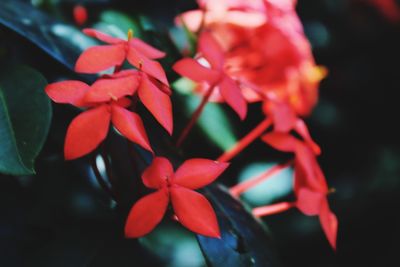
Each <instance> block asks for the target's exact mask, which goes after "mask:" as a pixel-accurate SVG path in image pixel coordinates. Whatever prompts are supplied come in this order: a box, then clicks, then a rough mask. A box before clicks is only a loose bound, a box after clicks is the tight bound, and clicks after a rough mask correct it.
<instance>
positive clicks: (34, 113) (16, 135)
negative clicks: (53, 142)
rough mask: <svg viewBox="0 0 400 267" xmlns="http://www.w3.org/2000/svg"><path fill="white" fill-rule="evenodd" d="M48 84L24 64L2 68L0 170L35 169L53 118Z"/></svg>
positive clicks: (27, 171)
mask: <svg viewBox="0 0 400 267" xmlns="http://www.w3.org/2000/svg"><path fill="white" fill-rule="evenodd" d="M46 84H47V83H46V80H45V79H44V77H43V76H42V75H41V74H40V73H38V72H37V71H35V70H33V69H31V68H28V67H25V66H18V67H8V68H7V69H2V70H0V172H2V173H7V174H13V175H25V174H33V173H34V160H35V158H36V156H37V155H38V154H39V152H40V150H41V148H42V146H43V144H44V142H45V140H46V136H47V132H48V130H49V126H50V121H51V105H50V101H49V99H48V97H47V96H46V95H45V93H44V87H45V86H46Z"/></svg>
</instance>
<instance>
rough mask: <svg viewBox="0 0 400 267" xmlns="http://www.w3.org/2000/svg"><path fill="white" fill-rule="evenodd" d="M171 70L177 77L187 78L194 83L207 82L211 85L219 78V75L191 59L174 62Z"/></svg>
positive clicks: (217, 72)
mask: <svg viewBox="0 0 400 267" xmlns="http://www.w3.org/2000/svg"><path fill="white" fill-rule="evenodd" d="M172 68H173V69H174V71H176V72H177V73H178V74H179V75H181V76H184V77H186V78H189V79H190V80H192V81H195V82H198V83H200V82H208V83H209V84H213V83H215V82H216V81H218V79H219V78H220V77H221V73H220V72H219V71H216V70H212V69H209V68H206V67H204V66H202V65H201V64H200V63H199V62H197V60H194V59H193V58H184V59H181V60H179V61H178V62H176V63H175V64H174V65H173V66H172Z"/></svg>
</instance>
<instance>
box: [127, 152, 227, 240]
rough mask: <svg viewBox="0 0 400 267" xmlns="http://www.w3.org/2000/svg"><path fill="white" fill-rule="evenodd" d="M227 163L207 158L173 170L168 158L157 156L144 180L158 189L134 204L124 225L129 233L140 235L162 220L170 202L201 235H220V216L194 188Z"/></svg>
mask: <svg viewBox="0 0 400 267" xmlns="http://www.w3.org/2000/svg"><path fill="white" fill-rule="evenodd" d="M228 166H229V164H228V163H220V162H216V161H212V160H206V159H190V160H187V161H185V162H184V163H183V164H182V165H181V166H180V167H179V168H178V169H177V170H176V172H175V173H174V170H173V168H172V165H171V163H170V162H169V161H168V160H167V159H166V158H155V159H154V160H153V162H152V164H151V165H150V166H149V167H148V168H147V169H146V170H145V171H144V172H143V175H142V180H143V183H144V184H145V185H146V186H147V187H148V188H151V189H155V190H157V191H156V192H154V193H151V194H149V195H147V196H145V197H143V198H141V199H140V200H139V201H138V202H136V204H135V205H134V206H133V207H132V209H131V211H130V213H129V216H128V219H127V221H126V225H125V236H126V237H135V238H136V237H141V236H144V235H146V234H148V233H149V232H151V231H152V230H153V229H154V227H156V226H157V224H158V223H160V221H161V219H162V218H163V217H164V214H165V212H166V211H167V207H168V203H169V202H171V204H172V207H173V210H174V213H175V215H176V217H177V218H178V221H179V222H180V223H181V224H182V225H183V226H185V227H186V228H188V229H189V230H191V231H193V232H196V233H198V234H201V235H205V236H210V237H218V238H219V237H220V231H219V227H218V221H217V217H216V215H215V212H214V210H213V208H212V206H211V204H210V203H209V202H208V200H207V199H206V198H205V197H204V196H203V195H201V194H199V193H197V192H196V191H194V190H195V189H199V188H201V187H204V186H206V185H208V184H210V183H212V182H213V181H214V180H215V179H216V178H217V177H218V176H219V175H221V173H222V172H223V171H225V169H226V168H227V167H228Z"/></svg>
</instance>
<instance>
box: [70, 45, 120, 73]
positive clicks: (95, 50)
mask: <svg viewBox="0 0 400 267" xmlns="http://www.w3.org/2000/svg"><path fill="white" fill-rule="evenodd" d="M125 55H126V53H125V48H124V45H101V46H93V47H90V48H88V49H86V50H85V51H84V52H83V53H82V54H81V55H80V57H79V58H78V61H77V62H76V65H75V71H76V72H80V73H97V72H100V71H103V70H107V69H109V68H111V67H115V66H118V65H121V64H122V62H123V61H124V59H125Z"/></svg>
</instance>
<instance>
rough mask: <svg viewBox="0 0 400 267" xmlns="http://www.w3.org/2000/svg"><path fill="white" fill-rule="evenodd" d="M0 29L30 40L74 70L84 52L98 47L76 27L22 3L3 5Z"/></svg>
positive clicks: (7, 0)
mask: <svg viewBox="0 0 400 267" xmlns="http://www.w3.org/2000/svg"><path fill="white" fill-rule="evenodd" d="M0 26H5V27H7V28H9V29H11V30H13V31H15V32H16V33H18V34H19V35H21V36H22V37H23V38H26V39H28V40H29V41H31V42H32V43H34V44H35V45H37V46H38V47H39V48H40V49H42V50H43V51H45V52H46V53H48V54H49V55H50V56H52V57H53V58H54V59H56V60H57V61H59V62H60V63H62V64H64V65H65V66H66V67H68V68H69V69H71V70H73V69H74V65H75V61H76V59H77V58H78V56H79V55H80V54H81V52H82V51H83V50H84V49H86V48H87V47H89V46H92V45H94V44H96V42H94V40H93V39H92V38H90V37H88V36H86V35H84V34H83V33H81V32H80V31H79V30H78V29H77V28H76V27H74V26H72V25H69V24H66V23H63V22H61V21H58V20H56V19H54V18H52V17H50V16H49V15H48V14H46V13H44V12H43V11H41V10H39V9H37V8H34V7H32V5H30V4H28V3H25V2H23V1H15V0H1V1H0Z"/></svg>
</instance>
